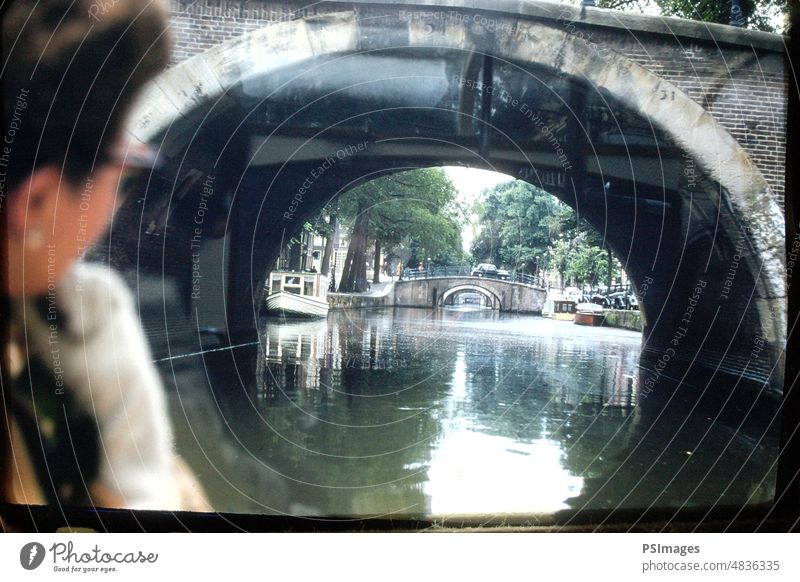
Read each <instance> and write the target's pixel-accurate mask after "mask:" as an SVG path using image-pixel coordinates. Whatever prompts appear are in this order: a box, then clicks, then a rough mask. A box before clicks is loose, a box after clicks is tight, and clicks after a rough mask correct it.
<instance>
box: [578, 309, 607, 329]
mask: <svg viewBox="0 0 800 582" xmlns="http://www.w3.org/2000/svg"><path fill="white" fill-rule="evenodd" d="M605 318H606V316H605V314H604V313H603V308H602V307H601V306H600V305H597V304H595V303H578V305H577V307H576V308H575V323H576V324H577V325H590V326H593V327H594V326H598V325H603V322H604V321H605Z"/></svg>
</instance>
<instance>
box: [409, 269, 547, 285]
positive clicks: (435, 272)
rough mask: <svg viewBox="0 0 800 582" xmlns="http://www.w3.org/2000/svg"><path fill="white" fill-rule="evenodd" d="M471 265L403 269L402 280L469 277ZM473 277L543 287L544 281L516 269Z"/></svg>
mask: <svg viewBox="0 0 800 582" xmlns="http://www.w3.org/2000/svg"><path fill="white" fill-rule="evenodd" d="M471 276H473V275H472V267H470V266H469V265H454V266H446V267H439V266H437V267H430V268H428V269H423V270H421V271H420V270H419V269H408V268H407V269H405V270H404V271H403V280H406V281H408V280H411V281H413V280H417V279H434V278H437V277H471ZM475 278H476V279H477V278H484V279H498V280H500V281H509V282H511V283H520V284H522V285H530V286H532V287H545V286H546V284H545V281H544V279H542V278H541V277H536V276H534V275H529V274H528V273H520V272H517V271H514V272H511V273H508V274H507V275H506V274H491V273H484V274H482V275H481V276H480V277H478V276H475Z"/></svg>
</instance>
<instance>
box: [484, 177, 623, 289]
mask: <svg viewBox="0 0 800 582" xmlns="http://www.w3.org/2000/svg"><path fill="white" fill-rule="evenodd" d="M475 210H476V212H477V213H478V215H479V221H480V227H481V230H480V232H479V233H478V236H477V237H476V238H475V241H474V242H473V244H472V248H471V252H472V256H473V258H474V259H475V261H476V262H487V263H494V264H496V265H498V266H501V267H505V268H509V269H513V270H516V271H525V272H528V273H536V272H539V271H541V270H542V269H543V268H544V266H545V265H546V266H548V269H549V270H551V271H556V272H557V273H558V274H559V275H560V277H561V280H562V281H563V282H566V281H567V280H569V281H571V282H572V283H573V284H575V285H586V284H590V285H598V284H601V283H605V284H609V283H610V282H611V281H609V279H613V278H616V277H619V274H620V272H621V267H620V264H619V261H617V260H616V259H615V258H614V257H613V255H612V254H611V251H610V249H609V247H608V245H607V244H606V241H605V239H604V238H603V234H602V233H600V232H598V231H597V230H595V229H594V228H593V227H592V226H591V225H590V224H589V223H588V222H587V221H586V220H585V219H578V217H577V215H576V213H575V211H574V210H573V209H572V208H570V207H569V206H567V205H566V204H563V203H561V202H559V201H558V200H557V199H556V198H555V197H554V196H552V195H551V194H549V193H547V192H545V191H544V190H541V189H539V188H536V187H535V186H533V185H531V184H528V183H526V182H522V181H510V182H504V183H502V184H499V185H497V186H495V187H493V188H490V189H488V190H486V191H484V192H483V193H482V199H481V200H480V201H479V202H478V203H476V206H475ZM609 267H610V270H609Z"/></svg>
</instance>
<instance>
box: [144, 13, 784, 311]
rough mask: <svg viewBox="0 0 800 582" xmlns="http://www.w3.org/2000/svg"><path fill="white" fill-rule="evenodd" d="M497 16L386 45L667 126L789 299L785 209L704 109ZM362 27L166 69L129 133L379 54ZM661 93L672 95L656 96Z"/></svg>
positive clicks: (579, 42) (155, 132)
mask: <svg viewBox="0 0 800 582" xmlns="http://www.w3.org/2000/svg"><path fill="white" fill-rule="evenodd" d="M470 7H471V8H472V7H474V3H471V5H470ZM555 20H556V19H553V21H555ZM493 22H495V24H494V27H495V29H496V30H501V31H502V30H508V31H511V30H514V31H515V33H514V35H513V36H511V35H508V36H505V37H503V35H499V36H500V38H498V39H497V42H491V43H488V44H489V45H490V46H481V44H480V43H479V42H476V37H475V36H474V35H471V34H470V31H469V30H468V25H467V23H465V24H464V25H463V26H458V25H455V26H453V25H451V26H448V27H446V28H443V29H441V30H437V29H434V30H431V29H430V28H429V27H428V26H427V25H426V23H425V22H424V21H422V20H416V19H410V20H409V21H408V22H406V23H404V24H405V31H404V32H405V33H406V35H404V36H394V37H392V36H390V37H386V38H384V39H382V41H383V42H382V43H381V46H380V48H381V49H385V48H388V47H392V46H398V47H402V48H414V47H419V48H427V49H430V50H436V49H444V48H447V49H456V50H463V51H468V52H475V53H476V54H482V55H483V54H487V55H491V56H494V57H496V58H499V59H503V60H505V61H519V62H527V63H536V64H538V65H541V66H544V67H548V68H552V69H553V70H557V71H561V72H563V73H564V74H568V75H572V76H576V77H580V78H583V79H585V80H586V81H588V82H589V83H590V84H591V85H592V86H593V87H595V88H596V89H597V90H601V91H607V92H608V94H609V95H610V96H612V97H614V98H615V99H617V100H619V101H620V102H621V103H623V104H625V105H626V106H628V107H630V108H631V110H632V111H634V112H636V113H638V114H640V115H641V116H643V117H646V118H647V119H649V120H651V121H652V122H653V123H654V124H655V125H657V126H658V127H659V128H661V129H663V130H664V131H665V132H666V133H667V134H668V135H669V136H670V137H671V138H672V139H674V140H675V142H676V143H678V144H679V145H680V146H681V147H682V148H683V149H684V150H685V151H686V152H687V153H688V154H689V155H691V156H692V158H693V159H694V160H695V161H696V163H697V164H698V165H699V166H700V167H701V168H702V170H703V171H704V172H706V173H707V174H708V176H710V177H711V178H712V179H714V180H715V181H716V182H718V184H719V185H720V187H721V188H722V189H724V191H725V192H727V193H728V195H729V196H730V203H731V204H732V205H733V206H734V208H735V210H736V211H737V212H738V213H739V214H740V215H741V216H742V217H747V220H748V221H749V223H750V224H751V225H753V228H752V231H753V232H752V241H753V243H754V244H755V246H756V248H757V250H758V253H759V261H758V263H759V264H758V266H757V267H756V265H755V264H754V265H753V267H754V268H758V269H759V270H760V272H761V273H762V274H763V275H762V276H760V277H759V279H758V281H759V284H760V285H763V286H764V290H765V296H768V297H776V298H783V297H785V285H784V277H783V263H782V252H783V246H784V236H783V233H784V225H783V220H782V218H781V209H780V208H779V207H778V204H777V202H776V200H775V198H774V197H773V196H771V195H770V188H769V186H768V184H767V182H766V180H765V179H764V176H763V175H762V174H761V172H760V171H759V170H758V168H756V167H755V165H754V164H753V163H752V161H751V160H750V158H749V156H748V154H747V152H746V151H744V149H743V148H742V147H741V146H740V145H739V144H738V142H737V141H736V140H735V139H734V138H733V137H732V136H731V135H730V133H728V132H727V131H726V130H725V129H724V128H723V127H722V126H721V125H720V124H719V123H718V122H717V121H715V120H714V118H713V117H712V116H711V115H710V114H709V113H708V112H707V111H705V110H704V109H703V108H702V107H701V106H700V105H699V104H698V103H696V102H695V101H693V100H692V99H691V98H689V97H688V96H687V95H686V94H685V93H684V92H683V91H681V90H680V89H679V88H678V87H676V86H675V85H674V84H672V83H670V82H669V81H666V80H665V79H663V78H660V77H658V76H656V75H655V74H653V73H652V72H650V71H648V70H646V69H645V68H643V67H641V66H640V65H638V64H636V63H634V62H633V61H631V60H630V59H628V58H626V57H624V56H622V55H620V54H618V53H614V52H613V51H604V52H602V53H601V51H598V50H597V48H596V47H593V46H591V45H590V44H589V43H587V42H586V41H584V40H583V39H582V38H580V37H578V36H576V35H574V34H570V32H569V31H568V30H566V29H564V28H563V27H555V26H553V23H552V22H551V23H548V22H542V21H527V20H520V19H518V18H515V17H513V16H498V17H497V19H496V20H493ZM365 32H369V30H368V29H367V30H366V31H365V29H364V27H363V26H362V23H361V22H360V21H359V18H358V13H357V12H355V11H354V12H351V13H349V14H348V13H340V14H337V15H335V16H327V17H319V18H309V19H305V20H297V21H292V22H283V23H277V24H274V25H271V26H269V27H268V28H264V29H261V30H257V31H254V32H252V33H249V34H245V35H243V36H242V37H239V38H235V39H233V40H230V41H227V42H224V43H222V44H220V45H218V46H216V47H214V48H213V49H211V50H209V51H207V52H206V53H203V54H200V55H197V56H195V57H193V58H191V59H189V60H187V61H185V62H182V63H180V64H179V65H177V66H176V67H173V68H171V69H169V70H167V71H166V72H165V73H163V74H162V75H161V76H160V77H159V78H158V79H157V80H156V81H155V82H154V83H153V84H151V86H150V87H149V90H148V92H147V93H146V95H145V97H144V98H143V99H142V101H141V103H142V104H141V106H140V107H139V108H138V110H137V111H136V112H135V114H134V115H133V117H132V119H133V120H134V121H133V124H132V125H131V127H130V133H131V134H132V135H133V136H134V137H136V138H137V139H139V140H141V141H143V142H150V141H155V142H158V141H161V140H160V139H159V136H163V135H164V134H165V133H169V132H170V130H171V129H172V128H173V126H174V124H176V122H186V121H188V120H196V121H202V122H207V121H208V119H209V118H210V117H214V116H218V115H220V114H221V113H222V112H223V111H224V110H226V109H227V108H229V107H231V106H234V105H235V104H234V103H232V100H231V99H230V97H229V95H228V93H229V91H230V90H231V89H232V88H234V87H237V86H246V85H247V84H248V83H249V82H252V81H253V80H256V79H259V78H262V77H266V76H269V75H271V74H273V73H275V72H277V71H280V70H281V69H285V68H287V67H290V66H297V65H301V64H302V63H304V62H306V61H310V60H312V59H315V58H320V57H324V56H332V55H337V54H348V53H353V52H358V51H369V50H375V48H373V47H371V46H370V44H371V43H370V42H367V38H366V37H365V34H364V33H365ZM370 40H372V39H370ZM543 49H544V50H543ZM662 91H665V92H667V93H669V94H670V95H671V96H672V99H670V100H669V101H666V100H661V99H659V98H658V97H657V96H658V94H659V93H660V92H662ZM676 112H677V113H676ZM171 137H172V138H173V139H172V140H168V141H166V142H164V141H162V143H163V144H166V147H167V152H168V153H172V151H173V149H177V150H179V149H180V146H177V144H178V143H180V142H181V141H183V142H184V145H185V142H186V140H180V139H178V140H177V141H173V140H174V136H171ZM187 137H188V136H187ZM170 141H172V144H170V143H169V142H170ZM173 144H175V145H173ZM784 323H785V322H783V321H781V322H779V326H783V324H784Z"/></svg>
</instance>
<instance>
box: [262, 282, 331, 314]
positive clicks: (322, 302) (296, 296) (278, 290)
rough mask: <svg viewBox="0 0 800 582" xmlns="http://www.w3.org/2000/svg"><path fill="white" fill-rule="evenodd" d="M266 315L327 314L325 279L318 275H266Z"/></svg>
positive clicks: (326, 286) (326, 283)
mask: <svg viewBox="0 0 800 582" xmlns="http://www.w3.org/2000/svg"><path fill="white" fill-rule="evenodd" d="M269 280H270V293H269V295H268V296H267V313H273V314H282V315H289V316H298V317H325V316H326V315H327V314H328V296H327V294H328V278H327V277H325V276H324V275H321V274H320V273H304V272H303V273H301V272H296V271H273V272H272V273H270V277H269Z"/></svg>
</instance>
